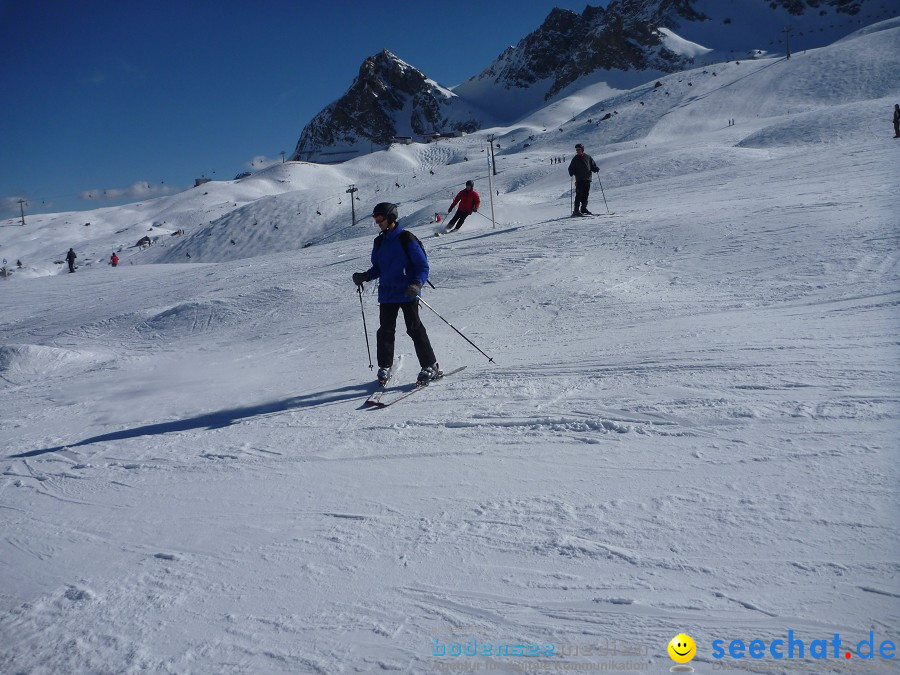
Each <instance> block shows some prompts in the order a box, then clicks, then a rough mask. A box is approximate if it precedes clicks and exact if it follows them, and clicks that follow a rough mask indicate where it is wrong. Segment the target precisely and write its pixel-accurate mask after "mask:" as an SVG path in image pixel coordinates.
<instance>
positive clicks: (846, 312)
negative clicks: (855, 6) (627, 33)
mask: <svg viewBox="0 0 900 675" xmlns="http://www.w3.org/2000/svg"><path fill="white" fill-rule="evenodd" d="M898 47H900V28H897V26H896V23H890V22H889V23H887V24H885V25H882V26H881V27H880V29H879V30H870V31H866V34H865V35H861V36H858V37H856V38H854V39H850V40H845V41H842V42H840V43H838V44H835V45H833V46H831V47H828V48H824V49H821V50H813V51H810V52H808V53H806V54H802V53H801V54H796V55H794V56H793V57H792V58H791V59H790V60H784V59H762V60H758V61H747V62H741V63H740V64H736V63H730V64H719V65H717V66H707V67H705V68H703V69H698V70H697V71H692V72H688V73H679V74H678V75H672V76H669V77H666V78H662V81H661V83H662V86H660V87H655V86H654V84H655V80H654V81H651V82H649V83H647V84H646V85H644V86H641V87H638V88H636V89H633V90H629V91H627V92H625V93H622V94H616V97H615V98H613V99H605V100H600V99H598V98H592V97H590V96H588V95H586V94H584V93H581V94H579V93H577V92H576V93H573V94H572V96H573V97H580V98H579V99H578V100H580V101H581V105H580V107H579V106H576V105H575V104H574V103H571V104H570V105H568V106H560V105H557V107H556V108H554V109H555V110H558V111H559V112H560V115H562V116H561V117H559V118H558V119H555V120H553V124H552V125H548V121H549V120H548V117H550V116H551V113H550V112H546V111H545V112H543V113H541V116H539V117H536V118H535V119H532V120H530V121H529V120H524V121H523V122H522V123H521V124H520V125H519V126H517V127H515V128H503V129H494V130H490V131H491V132H492V133H494V134H495V135H496V138H495V142H496V143H499V145H500V147H499V148H495V151H496V153H497V163H498V167H499V173H498V175H497V176H495V177H493V190H491V188H490V187H489V183H488V179H487V169H486V160H485V157H486V153H485V152H484V150H485V147H486V144H485V135H483V134H473V135H470V136H467V137H465V138H460V139H452V140H449V141H442V142H440V143H437V144H432V145H425V146H422V145H415V146H403V147H400V146H396V147H394V148H392V149H391V150H390V151H389V152H381V153H376V154H375V155H372V156H370V157H366V158H361V159H359V160H355V161H353V162H349V163H346V164H343V165H341V166H338V167H320V166H314V165H307V164H299V163H289V164H285V165H279V166H276V167H273V168H272V169H269V170H267V171H264V172H260V173H259V174H256V175H254V176H252V177H250V178H246V179H243V180H241V181H235V182H228V183H210V184H207V185H204V186H200V187H198V188H194V189H193V190H190V191H188V192H185V193H182V194H181V195H176V196H172V197H165V198H161V199H158V200H152V201H148V202H143V203H141V204H135V205H131V206H128V207H118V208H111V209H104V210H100V211H95V212H90V213H77V214H72V213H69V214H54V215H49V216H40V217H34V218H30V219H29V223H28V224H27V225H26V227H24V228H23V227H20V226H18V225H16V224H15V222H16V221H15V220H13V221H7V222H6V223H4V224H3V225H4V226H3V227H0V244H2V246H3V249H2V250H3V255H4V256H5V257H7V258H8V259H9V261H10V266H13V265H12V262H13V261H15V260H17V259H18V260H21V262H22V263H23V267H22V269H16V268H15V267H14V266H13V267H14V271H13V275H12V276H11V277H9V278H6V279H0V291H2V292H0V313H2V316H3V322H2V324H0V378H2V388H0V438H2V449H3V460H2V462H0V467H2V471H0V510H2V514H3V517H2V519H0V671H2V672H4V673H63V672H77V673H107V672H109V673H112V672H116V673H126V672H128V673H130V672H172V673H189V672H197V673H237V672H242V673H243V672H253V673H341V672H344V673H347V672H380V671H397V672H440V671H442V670H443V671H448V670H449V669H450V668H451V667H459V668H462V666H461V664H463V663H464V662H466V661H468V662H469V663H470V667H469V668H468V669H469V670H472V671H475V672H478V671H484V670H487V669H488V668H489V667H493V666H496V668H497V669H500V668H502V669H506V670H512V669H515V668H519V669H520V670H525V669H527V668H529V667H530V668H534V667H536V665H539V664H545V663H546V664H550V665H549V666H548V667H552V668H554V669H559V668H567V669H572V668H575V667H579V666H580V667H587V666H588V665H590V664H602V663H606V662H609V661H614V662H617V663H626V662H627V663H629V664H631V669H632V670H644V671H645V672H650V671H652V672H664V671H666V670H668V668H669V667H670V666H671V665H672V661H671V660H670V658H669V656H668V654H667V652H666V645H667V643H668V642H669V640H670V639H672V637H673V636H675V635H676V634H678V633H681V632H684V633H687V634H689V635H691V636H692V637H693V638H694V639H695V640H696V642H697V645H698V653H697V657H696V658H695V660H694V661H693V662H692V665H694V666H695V668H696V669H697V671H698V672H709V671H711V670H712V669H713V667H715V666H718V665H721V664H720V663H719V662H717V661H716V660H715V659H714V658H713V656H712V647H711V645H712V642H713V641H714V640H717V639H722V640H725V641H726V645H727V643H728V642H730V641H731V640H733V639H743V640H746V641H748V642H749V640H751V639H754V638H758V639H760V640H763V641H765V642H766V644H769V643H770V642H771V641H772V640H776V639H786V637H787V634H788V631H790V630H792V631H794V634H795V635H796V636H797V637H798V638H802V639H804V640H805V641H806V643H807V649H809V644H810V642H811V641H812V640H816V639H828V640H831V638H832V636H833V635H834V634H840V636H841V639H842V641H843V642H842V644H843V645H844V646H845V647H846V648H847V649H848V653H850V652H852V656H853V657H854V659H855V658H857V656H858V655H857V654H856V646H857V644H858V643H859V641H861V640H864V639H868V638H869V635H870V631H873V632H874V635H875V639H876V643H878V642H880V641H881V640H885V639H892V640H894V641H895V642H896V640H897V638H898V625H900V621H898V617H900V614H898V604H897V598H898V597H900V587H898V572H900V562H898V527H897V523H898V522H900V519H898V514H900V509H898V502H897V485H898V453H897V450H898V441H897V439H898V420H900V388H898V385H900V381H898V380H900V378H898V374H900V368H898V358H897V356H898V335H900V320H898V319H900V316H898V306H900V284H898V280H900V267H898V262H900V249H898V242H900V232H898V229H897V213H900V199H898V196H897V176H898V173H897V165H898V157H900V155H898V153H900V141H895V140H893V139H892V138H891V136H892V134H893V130H892V128H891V122H890V115H891V111H892V109H893V105H894V103H896V102H897V101H898V98H900V88H898V80H897V78H896V60H895V57H896V54H897V53H900V50H898ZM713 71H715V74H713ZM613 111H615V114H612V115H611V117H610V118H608V119H606V120H602V119H601V118H602V117H603V116H604V115H605V114H606V113H613ZM732 119H733V120H734V121H735V124H731V120H732ZM577 141H581V142H583V143H584V144H585V146H586V147H587V149H588V152H589V153H590V154H592V155H593V156H594V157H595V159H596V160H597V161H598V163H599V165H600V167H601V172H600V174H599V178H600V180H601V181H602V190H601V184H599V183H596V182H595V183H594V185H593V188H592V192H591V199H590V208H591V210H592V211H594V213H597V214H602V215H598V216H596V217H593V218H583V219H572V218H568V217H566V216H567V215H568V214H569V213H570V211H571V205H570V194H571V193H570V189H571V183H570V180H569V176H568V174H567V173H566V164H567V163H568V161H569V159H571V156H572V154H573V153H572V150H571V148H572V146H573V145H574V143H575V142H577ZM526 145H527V147H526ZM561 156H565V158H566V159H565V162H564V163H563V164H557V163H554V162H553V161H552V160H553V158H556V157H561ZM468 178H473V179H474V180H475V181H476V189H477V190H479V191H480V193H481V195H482V199H483V205H482V209H481V210H480V211H479V213H478V214H475V215H472V216H471V217H469V219H468V220H467V221H466V223H465V225H464V226H463V228H462V229H461V230H460V231H459V232H457V233H455V234H452V235H448V236H446V237H440V238H429V235H430V234H432V232H433V228H434V227H435V226H434V225H432V224H430V222H429V221H430V219H431V217H432V216H433V215H434V213H435V212H441V213H445V212H446V209H447V207H448V206H449V204H450V201H451V199H452V197H453V195H454V194H455V193H456V191H458V190H459V189H461V188H462V185H463V183H464V181H465V180H466V179H468ZM351 183H352V184H355V185H356V186H357V187H358V188H359V190H360V192H359V193H357V195H358V196H359V197H360V199H359V201H357V202H356V203H355V208H356V213H357V216H358V217H360V220H361V222H360V223H359V224H357V225H356V226H351V227H348V228H347V229H345V230H342V231H340V232H338V230H339V229H340V228H341V227H344V226H347V225H349V224H350V223H349V220H350V217H351V215H350V203H349V199H350V197H351V196H353V194H352V193H347V192H345V190H346V189H347V186H348V185H349V184H351ZM492 192H493V195H492ZM491 196H493V211H494V214H495V219H496V225H495V224H494V223H492V222H491V220H490V215H491V203H490V201H491V200H490V197H491ZM387 200H394V201H397V202H399V203H400V213H401V220H402V222H404V223H405V224H406V225H408V226H409V227H410V228H411V229H412V230H413V231H414V232H415V233H416V234H418V235H419V237H420V238H421V239H423V241H424V243H425V247H426V249H427V251H428V254H429V259H430V262H431V270H432V275H431V279H432V281H433V282H434V284H435V285H436V287H437V288H436V289H434V290H431V289H427V292H426V294H425V296H424V298H425V300H426V301H427V302H428V303H429V304H430V305H432V307H434V308H435V309H436V310H437V311H438V312H440V314H441V316H443V317H444V318H445V319H446V320H447V321H448V322H449V323H451V324H452V325H453V327H454V328H456V329H458V330H459V331H461V332H462V333H464V334H465V335H466V336H467V337H468V338H469V339H470V340H471V341H472V342H474V343H475V344H476V345H478V347H479V348H481V349H482V350H484V351H485V352H486V353H487V354H488V355H489V356H490V357H491V358H493V360H494V362H493V363H491V362H489V361H488V360H487V359H486V358H485V357H483V356H482V355H481V354H479V353H478V352H477V351H476V350H475V349H474V348H473V347H472V346H471V345H470V344H469V343H467V342H466V341H465V340H463V339H462V338H461V337H460V336H459V335H458V334H457V333H456V332H455V331H454V330H453V328H451V327H450V326H448V325H447V324H446V323H444V322H443V321H441V319H439V318H438V317H437V316H435V315H434V314H432V313H431V312H430V311H429V310H427V309H426V308H422V318H423V321H424V322H425V325H426V326H427V328H428V331H429V334H430V336H431V339H432V342H433V344H434V347H435V350H436V352H437V354H438V357H439V359H440V362H441V363H442V365H443V366H444V367H445V368H447V369H450V368H455V367H458V366H460V365H466V366H467V368H466V370H464V371H462V372H460V373H458V374H455V375H453V376H452V377H448V378H447V379H446V380H444V381H442V382H438V383H436V384H434V385H433V386H430V387H428V388H426V389H424V390H422V391H419V392H417V393H416V394H415V395H413V396H410V397H409V398H407V399H405V400H404V401H402V402H400V403H397V404H396V405H394V406H391V407H388V408H385V409H381V410H372V409H366V408H364V406H363V402H364V401H365V399H366V396H367V395H368V394H369V393H371V392H372V391H374V388H373V386H372V381H373V379H374V374H373V371H370V370H369V358H368V356H367V354H366V341H365V336H364V334H363V312H364V316H365V320H366V324H367V327H368V332H369V341H370V342H371V343H372V345H373V356H374V331H375V327H376V324H377V315H378V309H377V303H376V299H375V296H374V295H373V290H374V289H373V288H372V286H373V285H372V284H369V285H367V287H366V289H365V292H364V293H363V294H362V307H361V306H360V297H359V296H358V295H357V293H356V291H355V288H354V286H353V284H352V282H351V280H350V276H351V274H352V273H353V272H355V271H361V270H364V269H366V268H367V267H368V259H369V252H370V248H371V238H372V237H373V236H374V235H375V234H376V231H375V228H374V227H373V226H372V224H371V219H370V218H365V217H362V216H364V215H365V214H367V213H370V212H371V211H370V210H371V208H372V205H373V204H374V203H375V202H377V201H387ZM610 212H611V214H612V215H609V213H610ZM85 222H90V223H91V224H90V225H85ZM276 226H277V227H276ZM151 228H152V229H151ZM182 229H183V230H184V234H183V235H178V236H175V234H176V233H178V232H179V230H182ZM332 232H334V233H335V234H334V236H328V235H329V234H330V233H332ZM145 234H147V235H149V236H151V238H152V239H155V243H154V244H153V245H151V246H149V247H146V248H138V247H136V246H135V244H136V243H137V241H138V239H140V238H141V237H142V236H144V235H145ZM313 242H315V243H314V245H312V246H308V247H304V244H307V243H313ZM70 246H73V247H74V248H75V250H76V252H77V253H78V254H79V259H78V262H79V265H80V267H79V269H78V271H77V272H76V273H75V274H67V273H66V272H65V265H63V264H56V261H58V260H61V259H62V256H63V254H64V252H65V251H66V250H67V249H68V247H70ZM111 250H120V251H121V253H120V257H121V258H122V262H121V263H120V265H119V266H118V267H117V268H112V267H110V266H108V265H106V264H105V263H106V260H107V258H108V257H109V254H110V252H111ZM145 263H159V264H145ZM162 263H167V264H162ZM397 345H398V357H399V359H400V371H399V376H398V378H399V379H398V381H399V385H397V386H398V387H400V388H403V389H406V388H408V386H409V384H408V383H411V382H412V380H413V379H414V377H415V374H416V372H417V370H418V365H419V364H418V363H417V362H416V360H415V356H414V354H413V351H412V345H411V343H410V341H409V339H408V338H407V337H406V336H405V335H404V334H403V332H402V329H401V330H400V331H399V335H398V338H397ZM473 641H474V642H473ZM454 645H456V646H462V645H477V646H478V648H479V650H481V649H483V648H484V647H485V646H486V645H491V646H492V647H498V651H499V648H500V647H502V646H503V645H507V646H514V645H525V646H527V645H539V646H540V654H538V655H535V656H524V655H523V656H516V655H503V654H502V652H501V655H499V656H498V655H497V653H496V652H495V653H494V654H493V655H491V656H484V655H483V652H481V651H480V652H479V656H478V657H476V658H472V657H466V656H464V655H462V656H455V655H453V649H454ZM548 647H552V649H548ZM461 648H462V647H461ZM442 649H443V650H445V651H444V653H442V652H441V650H442ZM511 654H515V652H512V653H511ZM844 660H845V658H842V659H824V660H823V659H818V660H817V659H814V658H812V657H811V655H810V653H809V652H807V654H806V656H805V657H804V659H797V660H796V661H795V662H794V663H793V664H792V665H797V662H798V661H802V663H803V665H804V666H805V667H807V668H809V669H810V671H809V672H846V668H847V666H846V664H845V663H844ZM731 663H732V664H734V663H735V661H733V660H732V661H731ZM853 663H856V661H853ZM879 663H880V665H881V667H882V670H881V671H880V672H889V671H892V670H893V671H896V670H897V668H896V666H895V664H896V659H894V660H887V659H885V660H882V661H879ZM607 668H609V666H607ZM773 668H775V667H774V666H773ZM598 669H599V668H598ZM455 672H459V670H457V671H455ZM771 672H782V671H781V670H778V669H774V670H772V671H771Z"/></svg>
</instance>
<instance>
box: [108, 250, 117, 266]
mask: <svg viewBox="0 0 900 675" xmlns="http://www.w3.org/2000/svg"><path fill="white" fill-rule="evenodd" d="M109 264H110V265H112V266H113V267H115V266H116V265H118V264H119V256H117V255H116V254H115V253H113V254H112V255H111V256H109Z"/></svg>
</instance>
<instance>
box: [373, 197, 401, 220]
mask: <svg viewBox="0 0 900 675" xmlns="http://www.w3.org/2000/svg"><path fill="white" fill-rule="evenodd" d="M375 216H384V217H385V218H386V219H387V221H388V222H389V223H396V222H397V205H396V204H391V203H390V202H381V203H379V204H376V205H375V208H374V209H372V217H373V218H374V217H375Z"/></svg>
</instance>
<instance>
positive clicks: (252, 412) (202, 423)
mask: <svg viewBox="0 0 900 675" xmlns="http://www.w3.org/2000/svg"><path fill="white" fill-rule="evenodd" d="M373 391H374V389H373V387H372V385H366V384H362V385H360V384H354V385H350V386H346V387H340V388H338V389H331V390H328V391H320V392H315V393H312V394H304V395H302V396H293V397H291V398H286V399H284V400H281V401H271V402H269V403H260V404H259V405H251V406H245V407H243V408H231V409H229V410H219V411H216V412H211V413H206V414H203V415H197V416H196V417H188V418H187V419H183V420H172V421H170V422H158V423H156V424H145V425H143V426H139V427H134V428H132V429H122V430H121V431H113V432H110V433H108V434H101V435H99V436H91V437H90V438H85V439H84V440H81V441H78V442H76V443H67V444H66V445H58V446H56V447H52V448H41V449H40V450H29V451H28V452H22V453H19V454H17V455H9V456H8V457H7V458H6V459H22V458H27V457H37V456H39V455H46V454H48V453H51V452H58V451H60V450H67V449H72V448H77V447H81V446H83V445H91V444H92V443H104V442H107V441H122V440H126V439H128V438H139V437H141V436H158V435H160V434H171V433H176V432H179V431H191V430H193V429H210V430H211V429H222V428H224V427H228V426H231V425H232V424H235V423H236V422H240V421H241V420H245V419H249V418H252V417H260V416H262V415H271V414H275V413H281V412H287V411H289V410H296V409H300V408H314V407H317V406H323V405H331V404H334V403H340V402H342V401H352V400H353V399H357V398H359V397H360V396H368V395H369V394H371V393H372V392H373Z"/></svg>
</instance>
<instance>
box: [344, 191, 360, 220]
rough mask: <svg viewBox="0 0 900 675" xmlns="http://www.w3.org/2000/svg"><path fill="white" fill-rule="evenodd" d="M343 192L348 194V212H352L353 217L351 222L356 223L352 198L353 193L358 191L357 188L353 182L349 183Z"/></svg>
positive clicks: (354, 205)
mask: <svg viewBox="0 0 900 675" xmlns="http://www.w3.org/2000/svg"><path fill="white" fill-rule="evenodd" d="M345 192H346V193H347V194H349V195H350V213H351V214H352V218H353V220H352V221H351V224H353V225H356V200H355V199H354V196H353V194H354V193H355V192H359V188H357V187H356V185H355V184H352V183H351V184H350V187H348V188H347V189H346V190H345Z"/></svg>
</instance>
